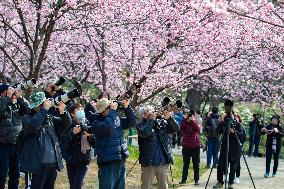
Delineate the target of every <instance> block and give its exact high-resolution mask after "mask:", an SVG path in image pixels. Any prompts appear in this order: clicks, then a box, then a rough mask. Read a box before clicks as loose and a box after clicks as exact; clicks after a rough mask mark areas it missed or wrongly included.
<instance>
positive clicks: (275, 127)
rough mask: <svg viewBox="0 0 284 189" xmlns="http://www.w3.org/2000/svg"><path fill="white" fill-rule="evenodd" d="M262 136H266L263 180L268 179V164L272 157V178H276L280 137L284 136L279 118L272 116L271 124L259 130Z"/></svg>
mask: <svg viewBox="0 0 284 189" xmlns="http://www.w3.org/2000/svg"><path fill="white" fill-rule="evenodd" d="M261 133H262V134H267V140H266V156H265V157H266V171H265V174H264V177H265V178H268V177H269V172H270V163H271V158H272V155H273V158H274V166H273V173H272V177H275V176H276V172H277V168H278V164H279V155H280V151H281V144H282V137H283V136H284V131H283V128H282V127H281V126H280V117H279V116H277V115H276V116H273V117H272V118H271V123H270V124H269V125H268V126H267V127H265V128H262V129H261Z"/></svg>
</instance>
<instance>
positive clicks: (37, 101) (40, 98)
mask: <svg viewBox="0 0 284 189" xmlns="http://www.w3.org/2000/svg"><path fill="white" fill-rule="evenodd" d="M45 101H46V97H45V94H44V92H38V93H34V94H32V95H31V105H30V108H31V109H34V108H36V107H38V106H39V105H41V104H42V103H44V102H45Z"/></svg>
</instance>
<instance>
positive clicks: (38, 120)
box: [20, 109, 71, 174]
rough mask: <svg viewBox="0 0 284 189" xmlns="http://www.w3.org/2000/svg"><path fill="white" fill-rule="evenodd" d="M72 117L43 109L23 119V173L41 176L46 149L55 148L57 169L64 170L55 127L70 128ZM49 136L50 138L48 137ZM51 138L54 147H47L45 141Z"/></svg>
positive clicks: (21, 161)
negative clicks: (52, 114) (53, 113)
mask: <svg viewBox="0 0 284 189" xmlns="http://www.w3.org/2000/svg"><path fill="white" fill-rule="evenodd" d="M70 125H71V117H70V115H69V113H64V114H63V115H60V117H54V116H51V115H50V114H48V111H47V110H45V109H41V110H40V111H39V112H38V113H35V112H33V113H31V114H28V115H25V116H24V117H23V131H24V138H25V139H24V145H23V149H22V151H21V152H20V164H21V167H20V168H21V171H23V172H30V173H34V174H39V172H40V170H41V167H42V166H43V163H42V160H43V151H44V149H50V148H53V149H54V151H55V154H56V161H57V169H58V170H62V169H63V161H62V156H61V152H60V148H59V143H58V136H57V135H56V133H55V129H54V128H55V127H62V126H66V127H70ZM48 135H49V136H48ZM45 137H50V138H51V140H52V143H51V144H53V146H45V145H47V144H45V143H44V142H43V139H44V138H45Z"/></svg>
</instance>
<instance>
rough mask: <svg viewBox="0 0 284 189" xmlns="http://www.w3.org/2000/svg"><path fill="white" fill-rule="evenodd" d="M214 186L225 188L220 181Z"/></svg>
mask: <svg viewBox="0 0 284 189" xmlns="http://www.w3.org/2000/svg"><path fill="white" fill-rule="evenodd" d="M213 188H223V184H222V183H220V182H218V183H217V184H216V185H215V186H213Z"/></svg>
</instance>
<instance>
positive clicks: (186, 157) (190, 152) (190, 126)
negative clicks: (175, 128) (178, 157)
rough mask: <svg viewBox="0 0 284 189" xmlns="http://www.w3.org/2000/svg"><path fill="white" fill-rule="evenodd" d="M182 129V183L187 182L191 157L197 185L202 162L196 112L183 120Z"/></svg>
mask: <svg viewBox="0 0 284 189" xmlns="http://www.w3.org/2000/svg"><path fill="white" fill-rule="evenodd" d="M180 129H181V131H182V135H183V141H182V156H183V172H182V181H181V182H180V184H185V183H186V180H187V176H188V169H189V164H190V158H192V162H193V170H194V181H195V185H198V184H199V163H200V144H201V143H200V127H199V125H198V124H197V123H196V121H195V118H194V113H192V112H191V113H189V115H188V116H185V117H184V119H183V121H182V122H181V125H180Z"/></svg>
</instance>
